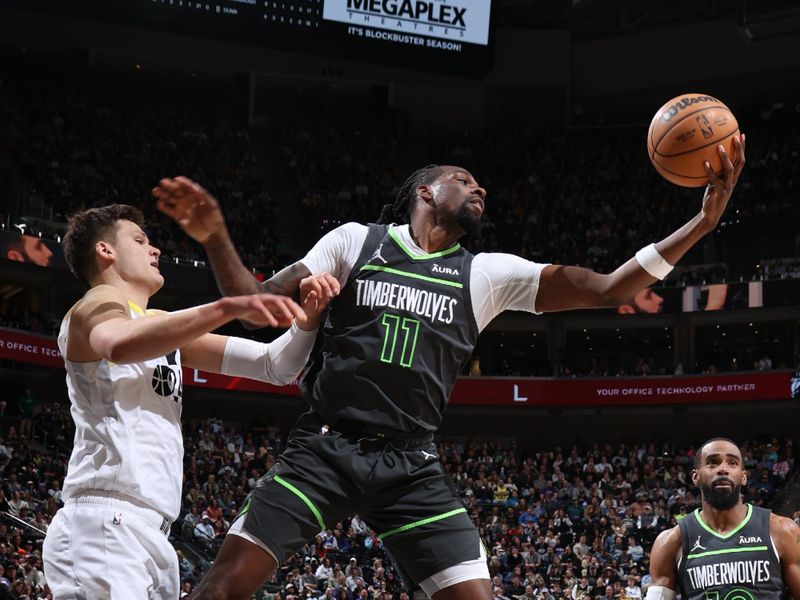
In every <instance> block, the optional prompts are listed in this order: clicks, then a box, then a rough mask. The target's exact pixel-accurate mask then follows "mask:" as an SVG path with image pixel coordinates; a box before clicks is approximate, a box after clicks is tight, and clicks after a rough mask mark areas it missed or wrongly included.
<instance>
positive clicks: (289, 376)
mask: <svg viewBox="0 0 800 600" xmlns="http://www.w3.org/2000/svg"><path fill="white" fill-rule="evenodd" d="M266 381H267V382H268V383H271V384H273V385H291V384H293V383H294V382H295V381H297V373H296V372H293V371H285V372H283V373H270V374H269V375H268V376H267V379H266Z"/></svg>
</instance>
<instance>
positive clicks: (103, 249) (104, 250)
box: [94, 240, 114, 260]
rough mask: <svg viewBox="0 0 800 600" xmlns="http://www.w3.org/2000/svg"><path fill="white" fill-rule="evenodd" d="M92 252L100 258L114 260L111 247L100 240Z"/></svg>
mask: <svg viewBox="0 0 800 600" xmlns="http://www.w3.org/2000/svg"><path fill="white" fill-rule="evenodd" d="M94 250H95V252H97V255H98V256H99V257H100V258H103V259H106V260H111V259H112V258H114V248H112V247H111V244H109V243H108V242H104V241H102V240H100V241H99V242H97V243H96V244H95V245H94Z"/></svg>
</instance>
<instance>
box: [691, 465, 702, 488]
mask: <svg viewBox="0 0 800 600" xmlns="http://www.w3.org/2000/svg"><path fill="white" fill-rule="evenodd" d="M692 483H693V484H694V485H695V487H700V471H698V470H697V469H692Z"/></svg>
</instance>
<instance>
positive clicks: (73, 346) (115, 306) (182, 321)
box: [67, 285, 306, 363]
mask: <svg viewBox="0 0 800 600" xmlns="http://www.w3.org/2000/svg"><path fill="white" fill-rule="evenodd" d="M294 318H298V319H300V320H303V321H304V320H305V318H306V315H305V313H304V312H303V311H302V310H301V309H300V307H299V306H298V305H297V304H295V303H294V301H292V300H291V299H289V298H285V297H282V296H273V295H271V294H258V295H253V296H236V297H230V298H221V299H220V300H217V301H215V302H211V303H210V304H204V305H202V306H196V307H194V308H188V309H186V310H182V311H178V312H174V313H162V314H154V315H152V316H150V317H148V318H147V319H133V318H131V316H130V309H129V307H128V299H127V297H126V296H125V294H124V293H123V292H122V290H120V289H119V288H116V287H114V286H110V285H98V286H96V287H93V288H92V289H91V290H89V292H87V294H86V296H84V298H83V299H82V300H81V301H80V302H79V303H78V304H77V305H76V306H75V308H74V309H73V311H72V313H71V319H70V336H69V343H68V346H67V358H68V359H69V360H71V361H74V362H88V361H94V360H100V359H106V360H110V361H112V362H115V363H133V362H140V361H143V360H148V359H151V358H156V357H158V356H164V355H165V354H168V353H169V352H172V351H173V350H175V349H176V348H180V347H181V346H183V345H185V344H188V343H189V342H191V341H192V340H194V339H196V338H198V337H199V336H201V335H203V334H205V333H208V332H209V331H212V330H214V329H216V328H217V327H219V326H221V325H223V324H225V323H227V322H229V321H232V320H234V319H247V320H249V321H253V322H257V323H260V324H262V325H270V326H273V327H277V326H283V327H288V326H289V325H291V323H292V320H293V319H294Z"/></svg>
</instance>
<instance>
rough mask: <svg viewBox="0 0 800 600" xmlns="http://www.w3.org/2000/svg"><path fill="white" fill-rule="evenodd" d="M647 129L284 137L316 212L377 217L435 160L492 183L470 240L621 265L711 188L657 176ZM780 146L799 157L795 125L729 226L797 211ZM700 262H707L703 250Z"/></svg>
mask: <svg viewBox="0 0 800 600" xmlns="http://www.w3.org/2000/svg"><path fill="white" fill-rule="evenodd" d="M773 133H774V135H773ZM643 135H644V131H641V132H637V131H629V130H618V131H615V130H604V131H602V132H597V133H593V132H586V131H580V132H567V133H564V132H557V133H554V132H548V131H542V130H526V129H525V128H524V127H522V128H520V127H516V128H515V129H514V130H513V131H507V132H503V131H499V130H497V129H493V130H491V131H490V132H488V133H486V134H474V133H473V134H469V135H466V134H465V135H463V136H456V137H441V136H437V135H422V136H418V137H412V136H410V135H409V134H407V133H406V132H405V131H404V130H403V128H402V127H400V126H398V125H397V123H391V122H380V123H377V124H372V123H370V124H362V125H361V126H359V125H358V124H342V125H338V124H337V125H332V124H330V123H326V124H316V125H315V124H313V123H306V124H304V125H303V126H297V125H292V126H287V127H286V128H285V129H284V130H283V135H282V141H283V153H284V156H285V158H286V162H287V165H288V167H289V171H290V173H292V174H293V176H294V180H295V183H296V186H297V189H298V193H299V196H298V199H300V200H301V201H302V204H303V207H304V209H305V210H307V212H308V215H309V217H311V218H313V216H314V215H317V218H318V219H320V218H324V219H326V220H329V221H333V223H334V224H335V223H337V222H344V221H362V222H366V221H374V220H375V219H377V217H378V215H379V214H380V208H381V205H382V204H383V203H385V202H389V201H391V199H393V197H394V195H395V193H396V191H397V189H398V187H399V185H400V183H401V182H402V181H403V179H404V178H405V176H407V175H408V174H409V173H410V172H411V171H412V170H413V169H415V168H418V167H420V166H422V165H423V164H425V163H427V162H434V163H436V162H439V163H446V164H447V163H449V164H460V165H465V166H467V168H469V169H470V170H471V171H472V173H473V174H474V175H475V176H476V178H477V179H478V181H479V182H480V183H481V185H483V186H484V187H485V188H486V189H487V190H488V191H489V195H488V199H487V205H486V212H485V214H484V228H483V232H482V239H480V240H472V241H471V243H470V244H469V247H470V248H471V249H472V250H474V251H501V252H512V253H515V254H519V255H521V256H524V257H526V258H529V259H531V260H537V261H542V262H558V263H562V264H575V265H581V266H585V267H590V268H593V269H595V270H598V271H601V272H610V271H612V270H613V269H615V268H616V267H617V266H619V265H620V264H622V263H623V262H624V261H626V260H627V259H628V258H630V256H632V255H633V254H634V253H635V252H636V250H638V248H639V247H640V246H641V244H642V242H643V240H651V239H660V238H661V237H663V236H665V235H667V234H669V233H670V232H672V231H673V230H675V229H676V228H677V227H679V226H680V225H682V224H683V223H684V222H685V221H686V220H688V218H690V217H691V216H692V215H693V214H695V213H696V212H697V210H698V208H699V205H700V198H701V197H702V191H701V190H686V189H681V188H677V187H675V186H673V185H671V184H668V183H666V182H665V181H664V180H663V179H662V178H661V177H660V176H658V175H657V174H656V173H655V171H654V169H653V167H652V165H651V164H650V162H649V160H648V159H647V156H646V154H645V152H643V150H642V149H643V148H644V147H645V145H644V140H643ZM404 150H405V151H404ZM409 150H413V151H409ZM781 152H786V154H788V155H791V156H797V155H799V154H800V134H799V133H798V132H797V131H796V130H794V129H792V128H789V129H787V130H784V131H778V132H770V135H769V136H763V137H760V138H758V139H755V140H752V138H751V143H750V144H749V147H748V166H747V169H746V170H745V172H744V173H743V175H742V181H741V182H740V183H739V186H738V188H737V191H736V198H735V201H734V205H733V207H732V208H731V210H730V212H729V214H727V215H726V217H725V219H726V224H727V223H728V222H729V223H730V224H737V225H738V224H740V223H741V221H742V220H744V219H748V218H753V219H755V218H763V217H767V216H772V217H776V216H778V215H781V216H782V218H783V217H789V218H794V219H796V218H797V216H798V208H797V206H798V205H797V202H796V198H797V194H798V192H800V178H799V177H798V166H797V164H794V163H790V162H787V161H785V160H783V159H782V158H781V157H782V156H784V155H782V154H781ZM398 166H400V167H402V168H401V169H398ZM775 173H781V174H782V175H783V177H782V176H778V177H777V178H776V177H775ZM777 181H780V182H781V184H780V185H778V184H777V183H776V182H777ZM767 190H769V192H767ZM767 198H768V199H767ZM634 199H635V200H634ZM643 206H644V207H646V209H643ZM690 259H694V260H695V261H697V263H698V264H699V263H704V262H705V261H703V260H702V256H701V255H700V254H697V255H696V256H693V257H690ZM756 269H757V267H756V261H755V260H753V261H752V264H749V265H746V268H744V269H741V268H740V269H738V270H737V271H731V270H729V268H728V266H727V265H725V264H715V265H710V266H708V267H706V268H699V267H696V268H694V269H681V270H679V271H677V272H676V273H675V275H674V276H673V277H672V278H671V279H670V282H671V283H672V284H675V285H680V284H692V283H714V282H719V281H725V280H730V279H731V278H732V279H733V280H737V279H738V278H740V277H742V278H744V279H747V280H749V279H751V278H752V277H753V276H755V275H756Z"/></svg>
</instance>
